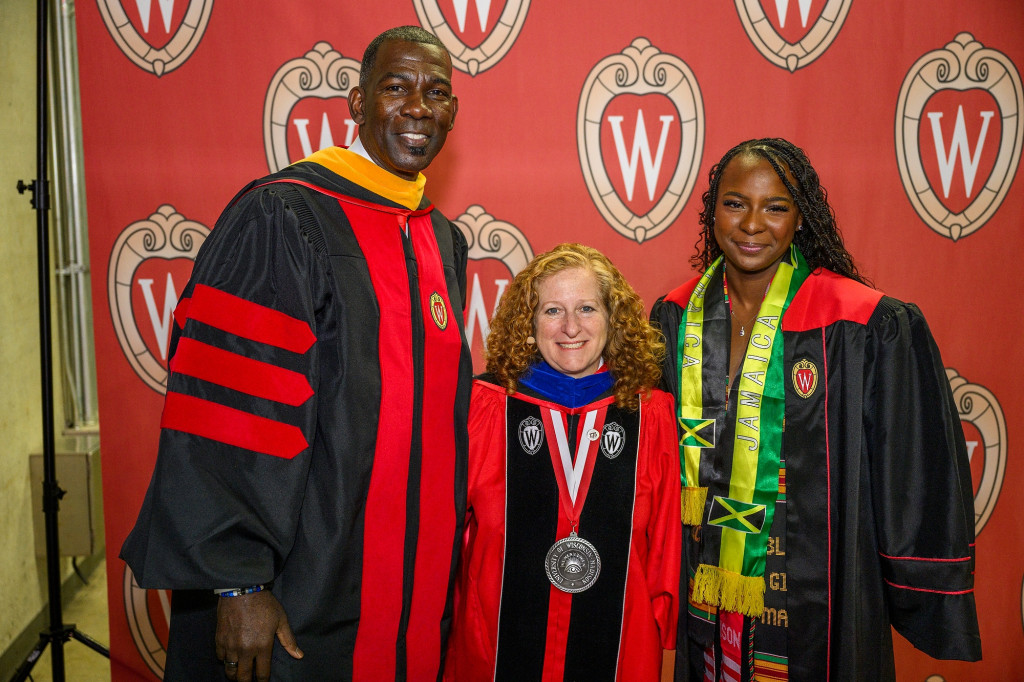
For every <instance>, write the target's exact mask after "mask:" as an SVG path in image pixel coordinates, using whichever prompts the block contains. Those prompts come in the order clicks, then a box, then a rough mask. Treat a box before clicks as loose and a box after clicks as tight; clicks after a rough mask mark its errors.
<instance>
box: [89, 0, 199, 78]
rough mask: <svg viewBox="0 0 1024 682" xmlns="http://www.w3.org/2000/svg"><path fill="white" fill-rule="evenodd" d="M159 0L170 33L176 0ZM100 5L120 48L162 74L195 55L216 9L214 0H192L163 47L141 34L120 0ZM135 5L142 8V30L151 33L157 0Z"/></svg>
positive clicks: (100, 1) (99, 2)
mask: <svg viewBox="0 0 1024 682" xmlns="http://www.w3.org/2000/svg"><path fill="white" fill-rule="evenodd" d="M157 1H158V3H159V5H160V14H161V16H162V18H163V22H164V28H165V29H166V32H167V33H170V32H171V19H172V18H173V16H174V2H175V0H157ZM96 5H97V6H98V7H99V10H100V16H102V17H103V24H104V25H105V26H106V27H107V32H108V33H110V37H111V38H113V39H114V42H115V43H117V47H118V49H120V50H121V52H123V53H124V55H125V56H126V57H128V59H130V60H132V62H133V63H134V64H135V65H136V66H138V67H139V68H141V69H143V70H144V71H149V72H150V73H152V74H153V75H155V76H158V77H159V76H162V75H164V74H165V73H170V72H171V71H173V70H175V69H176V68H178V67H179V66H181V65H182V64H184V63H185V61H186V60H188V58H189V57H190V56H192V53H193V52H194V51H195V49H196V47H198V46H199V42H200V41H201V40H202V39H203V34H204V33H206V25H207V24H208V23H209V22H210V13H211V12H213V0H188V6H187V7H186V8H185V14H184V16H183V17H182V20H181V23H180V24H179V25H178V28H177V30H176V31H175V32H174V35H173V36H171V37H170V40H168V41H167V43H166V44H165V45H164V46H163V47H160V48H157V47H156V46H154V45H150V44H149V43H148V42H146V39H145V38H143V37H142V36H141V35H139V32H138V31H137V30H136V29H135V26H134V25H132V22H131V20H130V19H129V18H128V14H127V12H125V11H124V7H123V6H122V5H121V2H120V0H97V2H96ZM135 7H136V9H137V10H138V11H139V19H140V20H141V22H142V32H143V33H147V34H148V33H149V19H150V16H151V15H152V13H153V12H152V8H153V0H135Z"/></svg>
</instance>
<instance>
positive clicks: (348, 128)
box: [293, 111, 359, 158]
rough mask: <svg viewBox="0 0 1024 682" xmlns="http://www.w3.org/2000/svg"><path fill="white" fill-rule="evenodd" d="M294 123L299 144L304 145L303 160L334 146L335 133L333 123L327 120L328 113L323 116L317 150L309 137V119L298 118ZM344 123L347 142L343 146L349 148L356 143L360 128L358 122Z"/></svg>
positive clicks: (348, 119) (348, 120) (349, 120)
mask: <svg viewBox="0 0 1024 682" xmlns="http://www.w3.org/2000/svg"><path fill="white" fill-rule="evenodd" d="M293 123H294V124H295V131H296V132H297V133H298V134H299V144H301V145H302V156H303V158H305V157H307V156H309V155H310V154H312V153H313V152H316V151H320V150H321V149H327V148H328V147H333V146H334V133H333V132H332V131H331V122H330V121H329V120H328V118H327V112H326V111H325V112H324V114H323V118H322V119H321V120H320V143H319V146H318V147H317V148H316V149H313V143H312V140H310V137H309V119H308V118H297V119H295V120H294V121H293ZM344 123H345V141H344V142H343V143H342V145H343V146H345V147H349V146H351V145H352V143H353V142H354V141H355V139H356V134H357V133H358V132H359V127H358V126H357V125H356V122H355V121H353V120H352V119H350V118H346V119H345V121H344Z"/></svg>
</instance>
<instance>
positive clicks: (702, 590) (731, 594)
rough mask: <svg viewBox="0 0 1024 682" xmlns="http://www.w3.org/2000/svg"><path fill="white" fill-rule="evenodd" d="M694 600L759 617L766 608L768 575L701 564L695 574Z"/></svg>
mask: <svg viewBox="0 0 1024 682" xmlns="http://www.w3.org/2000/svg"><path fill="white" fill-rule="evenodd" d="M692 598H693V600H694V601H697V602H701V603H704V604H711V605H713V606H717V607H718V608H720V609H723V610H725V611H733V612H735V613H742V614H743V615H745V616H751V617H754V618H757V617H759V616H760V615H761V614H762V613H763V612H764V577H763V576H745V575H740V574H739V573H733V572H732V571H727V570H725V569H724V568H720V567H718V566H709V565H708V564H701V565H700V566H698V567H697V575H695V576H694V578H693V597H692Z"/></svg>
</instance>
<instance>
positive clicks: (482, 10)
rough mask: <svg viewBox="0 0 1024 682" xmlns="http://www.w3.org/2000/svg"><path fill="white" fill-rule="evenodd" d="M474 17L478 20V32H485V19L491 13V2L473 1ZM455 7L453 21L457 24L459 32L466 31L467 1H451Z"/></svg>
mask: <svg viewBox="0 0 1024 682" xmlns="http://www.w3.org/2000/svg"><path fill="white" fill-rule="evenodd" d="M475 2H476V15H477V17H479V19H480V30H481V31H483V32H485V33H486V32H487V18H488V16H489V15H490V13H491V0H475ZM452 4H454V5H455V20H456V21H458V22H459V32H460V33H461V32H462V31H465V30H466V10H467V9H468V8H469V0H452Z"/></svg>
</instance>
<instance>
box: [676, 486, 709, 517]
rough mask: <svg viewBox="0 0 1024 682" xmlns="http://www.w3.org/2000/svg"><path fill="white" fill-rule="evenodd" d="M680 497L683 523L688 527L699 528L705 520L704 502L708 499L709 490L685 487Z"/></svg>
mask: <svg viewBox="0 0 1024 682" xmlns="http://www.w3.org/2000/svg"><path fill="white" fill-rule="evenodd" d="M680 497H681V500H682V516H683V523H684V524H685V525H687V526H699V525H700V524H701V522H702V521H703V520H704V502H705V501H706V500H707V498H708V489H707V488H697V487H692V488H691V487H685V488H683V492H682V495H681V496H680Z"/></svg>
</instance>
